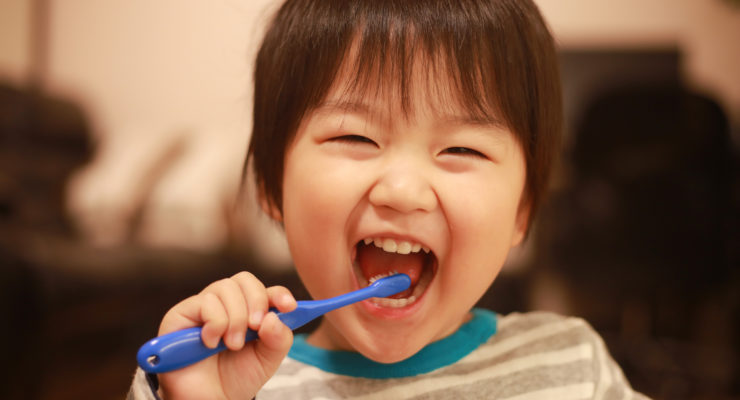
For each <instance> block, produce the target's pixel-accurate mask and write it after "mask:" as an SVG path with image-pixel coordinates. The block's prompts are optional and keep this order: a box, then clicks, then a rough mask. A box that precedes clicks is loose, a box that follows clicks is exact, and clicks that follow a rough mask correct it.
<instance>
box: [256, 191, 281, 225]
mask: <svg viewBox="0 0 740 400" xmlns="http://www.w3.org/2000/svg"><path fill="white" fill-rule="evenodd" d="M257 199H258V201H259V202H260V207H261V208H262V211H264V213H265V214H267V215H268V216H269V217H270V218H271V219H272V220H273V221H275V222H278V223H282V222H283V213H281V212H280V210H279V209H278V208H277V206H276V205H275V204H274V203H273V202H271V201H269V200H267V197H265V194H264V192H263V191H261V190H260V193H259V195H257Z"/></svg>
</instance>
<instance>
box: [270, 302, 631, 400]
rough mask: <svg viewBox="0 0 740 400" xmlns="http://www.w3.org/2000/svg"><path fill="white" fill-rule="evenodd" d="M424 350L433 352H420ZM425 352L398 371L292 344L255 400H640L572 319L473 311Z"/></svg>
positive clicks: (590, 333) (587, 330)
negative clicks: (499, 314)
mask: <svg viewBox="0 0 740 400" xmlns="http://www.w3.org/2000/svg"><path fill="white" fill-rule="evenodd" d="M494 333H495V334H494ZM430 346H436V347H435V348H432V349H431V351H427V350H428V349H429V348H430ZM460 347H466V348H465V349H463V350H462V351H461V350H460ZM425 351H427V353H425V354H422V355H423V357H418V356H419V355H420V354H421V353H420V354H417V355H415V356H414V357H412V358H411V359H408V360H404V361H402V362H401V363H399V364H377V363H374V362H372V361H370V360H367V359H363V358H362V356H360V355H359V354H356V353H346V354H344V356H345V358H344V359H339V360H336V359H337V358H338V357H337V356H340V355H342V354H341V353H344V352H332V351H327V350H322V349H318V348H315V347H312V346H310V345H308V344H307V343H305V340H304V338H301V337H299V336H297V337H296V341H295V343H294V347H293V349H291V354H290V355H289V357H288V358H286V360H285V361H284V362H283V364H282V365H281V367H280V369H279V370H278V371H277V373H276V374H275V376H273V378H272V379H271V380H270V381H268V383H267V384H266V385H265V386H264V387H263V388H262V390H261V391H260V392H259V393H258V394H257V399H260V400H262V399H266V400H268V399H314V400H319V399H363V400H364V399H367V400H370V399H379V400H387V399H457V398H465V399H471V398H485V399H511V400H515V399H516V400H524V399H527V400H530V399H531V400H534V399H548V400H550V399H644V398H645V396H643V395H640V394H639V393H635V392H634V391H633V390H632V389H631V388H630V386H629V384H628V383H627V381H626V380H625V378H624V375H623V374H622V371H621V369H620V368H619V366H617V364H616V363H615V362H614V360H612V358H611V356H610V355H609V354H608V352H607V350H606V347H605V345H604V342H603V340H602V339H601V337H599V335H598V334H597V333H596V332H595V331H594V330H593V329H592V328H591V327H590V326H589V325H588V324H587V323H586V322H584V321H583V320H582V319H578V318H566V317H562V316H559V315H555V314H552V313H544V312H532V313H526V314H518V313H516V314H510V315H507V316H504V317H499V316H497V315H496V314H493V313H491V312H488V311H485V310H480V309H475V310H473V318H472V319H471V320H470V321H468V322H467V323H466V324H465V325H463V327H461V328H460V330H458V332H456V333H455V334H453V335H452V336H450V337H448V338H445V339H443V340H441V341H440V342H437V343H433V344H431V345H429V346H427V348H425V349H424V350H422V353H423V352H425ZM322 353H323V355H322ZM450 358H452V359H454V361H450ZM296 359H298V360H296ZM299 360H300V361H299ZM342 364H344V365H342ZM358 364H359V365H358ZM440 364H442V365H440ZM342 369H344V371H342ZM420 371H421V373H419V372H420Z"/></svg>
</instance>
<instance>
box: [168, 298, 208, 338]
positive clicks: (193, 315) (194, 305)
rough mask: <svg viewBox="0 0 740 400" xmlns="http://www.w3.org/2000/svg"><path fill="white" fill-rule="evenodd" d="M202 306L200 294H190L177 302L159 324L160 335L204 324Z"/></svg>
mask: <svg viewBox="0 0 740 400" xmlns="http://www.w3.org/2000/svg"><path fill="white" fill-rule="evenodd" d="M200 308H201V299H200V297H199V296H198V295H195V296H190V297H188V298H187V299H185V300H183V301H181V302H179V303H177V304H176V305H175V306H174V307H172V308H171V309H170V310H169V311H167V313H166V314H165V315H164V317H163V318H162V322H161V323H160V324H159V335H164V334H167V333H170V332H174V331H177V330H180V329H185V328H192V327H194V326H201V325H203V321H202V320H201V318H200Z"/></svg>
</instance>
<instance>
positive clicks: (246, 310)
mask: <svg viewBox="0 0 740 400" xmlns="http://www.w3.org/2000/svg"><path fill="white" fill-rule="evenodd" d="M268 307H276V308H277V309H278V310H279V311H280V312H288V311H292V310H293V309H295V307H296V301H295V299H294V298H293V295H291V293H290V292H289V291H288V289H286V288H284V287H281V286H273V287H270V288H265V286H264V285H263V284H262V282H260V281H259V280H258V279H257V278H256V277H255V276H254V275H252V274H250V273H248V272H240V273H238V274H236V275H234V276H232V277H231V278H228V279H222V280H220V281H217V282H214V283H212V284H210V285H208V287H206V288H205V289H203V291H202V292H200V293H199V294H197V295H195V296H192V297H189V298H187V299H185V300H183V301H182V302H180V303H179V304H177V305H176V306H175V307H173V308H172V309H170V311H168V312H167V314H166V315H165V316H164V318H163V319H162V324H161V325H160V328H159V335H164V334H166V333H170V332H173V331H176V330H180V329H185V328H190V327H193V326H202V327H203V330H202V333H201V338H202V339H203V342H204V343H205V344H206V346H208V347H210V348H213V347H216V346H217V345H218V342H219V340H221V339H222V338H223V340H224V343H226V346H227V347H228V348H229V350H231V351H222V352H220V353H218V354H217V355H215V356H212V357H209V358H207V359H205V360H203V361H201V362H198V363H197V364H193V365H191V366H189V367H186V368H183V369H180V370H177V371H173V372H169V373H165V374H159V382H160V390H161V392H162V395H163V397H164V398H165V399H224V398H230V399H251V398H253V397H254V396H255V394H256V393H257V391H258V390H259V389H260V388H261V387H262V386H263V385H264V384H265V382H267V380H268V379H270V377H271V376H272V375H273V374H274V373H275V371H276V370H277V368H278V366H279V365H280V362H281V361H282V360H283V358H285V356H286V355H287V354H288V350H289V349H290V346H291V344H292V343H293V332H292V331H291V330H290V329H289V328H288V327H287V326H285V325H284V324H283V323H282V321H280V320H279V319H278V317H277V316H276V315H275V314H274V313H268ZM247 328H249V329H252V330H254V331H257V332H258V333H259V340H253V341H251V342H249V343H247V344H246V345H245V343H244V337H245V335H246V332H247Z"/></svg>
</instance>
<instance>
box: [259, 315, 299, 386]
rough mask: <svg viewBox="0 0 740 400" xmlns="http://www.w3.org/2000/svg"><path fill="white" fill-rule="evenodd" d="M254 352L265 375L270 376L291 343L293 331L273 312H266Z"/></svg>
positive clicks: (286, 353)
mask: <svg viewBox="0 0 740 400" xmlns="http://www.w3.org/2000/svg"><path fill="white" fill-rule="evenodd" d="M258 335H259V338H260V339H259V340H258V341H256V342H255V349H254V351H255V354H256V355H257V357H259V359H260V362H261V364H262V368H263V369H264V372H265V374H266V376H272V375H273V374H274V373H275V371H277V369H278V367H279V366H280V363H281V362H282V361H283V359H284V358H285V356H286V355H288V351H289V350H290V346H291V345H292V344H293V331H291V330H290V328H288V327H287V326H286V325H285V324H284V323H283V322H282V321H280V319H279V318H278V316H277V315H276V314H275V313H272V312H270V313H267V315H265V317H264V319H263V320H262V324H261V325H260V329H259V331H258Z"/></svg>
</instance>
